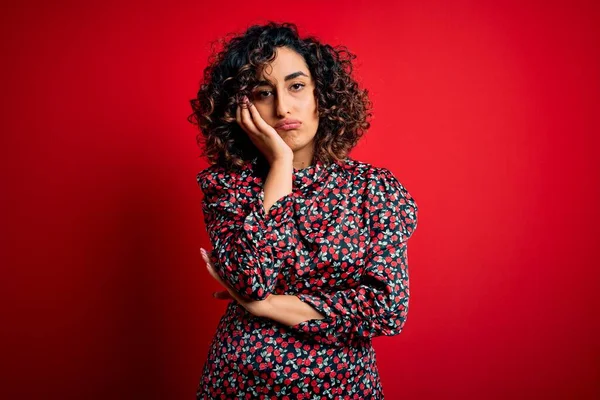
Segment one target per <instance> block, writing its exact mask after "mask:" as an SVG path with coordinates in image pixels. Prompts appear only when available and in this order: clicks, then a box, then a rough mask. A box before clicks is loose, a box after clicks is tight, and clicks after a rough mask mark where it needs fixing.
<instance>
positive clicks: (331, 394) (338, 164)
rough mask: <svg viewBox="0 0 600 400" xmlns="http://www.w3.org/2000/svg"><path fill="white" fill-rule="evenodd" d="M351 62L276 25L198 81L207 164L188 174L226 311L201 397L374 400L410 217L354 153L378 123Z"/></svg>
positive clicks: (400, 296)
mask: <svg viewBox="0 0 600 400" xmlns="http://www.w3.org/2000/svg"><path fill="white" fill-rule="evenodd" d="M344 55H346V56H348V57H344ZM353 58H355V56H354V55H352V54H351V53H349V52H347V51H345V50H337V49H334V48H332V47H331V46H329V45H325V44H321V43H319V42H318V41H317V40H316V39H315V38H312V37H309V38H303V39H301V38H300V37H299V36H298V34H297V29H296V26H295V25H293V24H289V23H284V24H277V23H272V22H271V23H268V24H266V25H264V26H252V27H250V28H249V29H248V30H247V31H246V32H245V33H244V34H243V35H241V36H238V37H234V38H233V39H231V40H230V41H229V42H228V43H226V44H225V48H224V49H223V50H222V51H221V52H220V53H219V54H218V55H217V57H216V58H215V60H214V61H213V63H212V64H211V65H210V66H209V67H208V68H207V69H206V71H205V83H204V84H203V85H202V86H201V88H200V91H199V92H198V96H197V98H196V99H194V100H192V107H193V110H194V113H193V114H192V115H190V121H192V122H194V123H197V124H198V126H199V128H200V132H201V133H200V134H199V135H198V141H199V142H200V139H204V142H205V146H204V149H205V150H204V155H206V156H207V158H208V159H209V161H210V162H211V166H210V167H208V168H207V169H205V170H203V171H201V172H199V173H198V175H197V181H198V184H199V186H200V188H201V189H202V191H203V193H204V200H203V212H204V218H205V222H206V228H207V231H208V234H209V237H210V240H211V243H212V246H213V250H212V252H211V253H210V254H209V253H206V251H204V250H203V257H204V259H205V261H206V265H207V267H208V270H209V273H210V274H211V275H212V277H214V278H215V279H216V280H218V281H219V282H220V283H221V284H222V285H223V286H224V288H225V289H226V290H224V291H223V292H220V293H218V295H217V297H218V298H221V299H227V300H233V301H230V302H229V305H228V307H227V310H226V312H225V315H224V316H223V317H222V318H221V320H220V322H219V325H218V327H217V331H216V334H215V336H214V339H213V341H212V344H211V346H210V349H209V353H208V359H207V361H206V363H205V365H204V368H203V375H202V378H201V380H200V384H199V386H198V390H197V398H198V399H217V398H243V399H262V398H265V399H271V398H278V399H332V398H348V399H349V398H360V399H382V398H383V392H382V387H381V383H380V380H379V373H378V370H377V364H376V358H375V352H374V350H373V347H372V342H371V340H372V338H374V337H376V336H382V335H387V336H392V335H397V334H398V333H400V331H401V330H402V328H403V326H404V323H405V321H406V315H407V311H408V299H409V286H408V285H409V279H408V266H407V254H406V251H407V250H406V242H407V240H408V239H409V237H410V236H411V235H412V233H413V232H414V230H415V228H416V225H417V205H416V203H415V201H414V200H413V198H412V197H411V196H410V194H409V193H408V192H407V190H406V189H405V188H404V187H403V186H402V185H401V184H400V182H399V181H398V180H397V179H396V178H395V176H394V175H393V174H392V173H391V172H390V171H389V170H387V169H385V168H382V167H375V166H373V165H370V164H367V163H364V162H360V161H357V160H354V159H352V158H350V157H348V153H349V151H350V150H351V149H352V148H353V147H354V146H355V145H356V143H357V142H358V140H359V138H360V137H361V136H362V134H363V133H364V132H365V131H366V130H367V129H368V128H369V126H370V124H369V122H368V121H367V119H368V118H369V117H370V116H371V114H370V112H369V110H370V105H371V103H370V101H369V100H368V97H367V91H366V90H360V89H359V88H358V85H357V84H356V82H355V81H354V80H353V79H352V77H351V72H352V63H351V60H352V59H353Z"/></svg>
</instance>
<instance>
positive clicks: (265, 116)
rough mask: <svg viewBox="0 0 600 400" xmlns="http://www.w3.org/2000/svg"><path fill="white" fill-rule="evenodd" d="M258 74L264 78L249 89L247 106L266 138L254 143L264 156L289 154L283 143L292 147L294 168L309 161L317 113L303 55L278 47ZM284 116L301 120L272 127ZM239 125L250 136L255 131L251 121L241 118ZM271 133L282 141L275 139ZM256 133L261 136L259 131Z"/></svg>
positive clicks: (312, 83)
mask: <svg viewBox="0 0 600 400" xmlns="http://www.w3.org/2000/svg"><path fill="white" fill-rule="evenodd" d="M296 73H300V74H299V75H297V74H296ZM291 74H294V75H297V76H295V77H293V78H291V79H288V80H287V81H286V80H285V78H286V77H288V76H289V75H291ZM258 78H259V80H262V81H265V82H264V84H262V85H261V86H258V87H257V88H256V89H255V90H254V91H253V93H252V97H251V99H250V101H251V106H253V107H254V108H255V109H256V111H257V112H258V115H257V114H256V113H251V118H252V122H254V124H255V126H256V127H257V128H258V130H260V131H261V133H262V134H263V135H267V136H269V139H270V140H268V139H266V138H264V137H263V140H262V141H261V140H260V139H258V141H259V144H260V145H257V146H258V148H259V149H260V150H261V152H262V153H263V154H264V155H265V156H266V158H267V159H268V160H273V159H276V158H284V159H285V158H286V157H287V156H289V155H290V153H289V151H287V150H286V149H285V148H284V147H283V146H282V144H283V143H285V144H286V145H287V147H289V149H291V151H292V158H293V162H292V164H293V166H294V168H295V169H297V170H298V169H302V168H305V167H307V166H309V165H311V164H312V159H313V155H314V138H315V135H316V133H317V129H318V127H319V113H318V108H317V102H316V100H315V96H314V90H315V84H314V80H313V78H312V75H311V73H310V70H309V68H308V66H307V65H306V62H305V61H304V58H303V57H302V56H301V55H300V54H298V53H296V52H295V51H294V50H291V49H288V48H287V47H280V48H278V49H277V51H276V58H275V59H274V60H273V61H272V63H271V64H269V65H268V66H267V68H265V70H264V71H262V73H261V74H260V75H259V76H258ZM244 111H245V109H244V108H242V110H241V117H242V119H243V118H244V115H245V114H244ZM250 111H252V110H250ZM285 118H292V119H296V120H299V121H300V122H302V124H301V125H300V127H299V128H297V129H292V130H284V129H280V128H275V126H276V125H277V123H279V122H280V121H282V120H284V119H285ZM263 121H264V124H263V123H262V122H263ZM242 128H243V129H244V130H246V131H247V132H248V134H249V135H250V138H251V139H253V134H256V131H255V130H254V129H253V126H252V123H249V124H247V123H246V121H243V124H242ZM274 134H275V135H277V137H279V138H281V139H282V141H281V142H280V141H279V140H277V137H275V136H274ZM272 135H273V136H272ZM258 136H259V137H261V135H260V134H258ZM271 136H272V137H271ZM282 142H283V143H282Z"/></svg>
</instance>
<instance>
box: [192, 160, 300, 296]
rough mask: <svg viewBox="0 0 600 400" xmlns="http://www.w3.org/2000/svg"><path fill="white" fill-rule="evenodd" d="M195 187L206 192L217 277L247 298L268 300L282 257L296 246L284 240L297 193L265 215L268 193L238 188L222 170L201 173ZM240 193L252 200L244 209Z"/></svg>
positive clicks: (231, 177) (283, 199)
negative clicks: (265, 195)
mask: <svg viewBox="0 0 600 400" xmlns="http://www.w3.org/2000/svg"><path fill="white" fill-rule="evenodd" d="M197 182H198V185H199V186H200V188H201V189H202V191H203V193H204V200H203V203H202V210H203V213H204V220H205V225H206V229H207V232H208V234H209V238H210V241H211V244H212V246H213V251H212V253H211V259H212V260H213V262H214V264H215V267H216V270H217V273H218V274H219V276H220V277H221V279H223V280H224V281H225V282H227V283H229V284H230V285H231V286H232V287H233V288H234V289H235V290H236V291H237V292H238V293H239V294H240V296H241V297H243V298H244V299H246V300H264V299H265V298H266V297H267V296H268V295H269V294H271V293H272V291H273V288H274V285H275V281H276V278H277V275H278V273H279V269H280V267H281V265H282V260H281V259H282V254H283V253H284V252H285V251H286V250H287V249H289V248H290V246H293V245H294V242H293V240H286V239H287V238H288V234H290V232H291V229H292V228H293V214H294V198H293V193H289V194H287V195H285V196H283V197H282V198H280V199H279V200H277V202H275V203H274V204H273V205H272V206H271V208H270V209H269V212H268V213H267V214H266V215H265V211H264V210H265V208H264V203H263V202H264V190H263V189H262V188H260V187H258V186H256V187H253V188H252V189H250V188H249V187H238V184H237V180H236V179H235V177H234V175H232V174H230V173H228V172H227V171H224V170H223V169H220V168H216V167H214V166H213V167H209V168H207V169H205V170H203V171H200V172H199V173H198V175H197ZM240 186H241V185H240ZM249 190H253V191H258V193H256V194H254V195H253V194H251V192H248V191H249ZM241 191H244V192H243V195H245V196H247V197H248V198H249V199H250V200H249V202H248V203H247V204H246V205H245V206H244V207H242V202H241V201H240V199H239V196H240V192H241Z"/></svg>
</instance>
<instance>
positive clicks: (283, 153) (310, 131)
mask: <svg viewBox="0 0 600 400" xmlns="http://www.w3.org/2000/svg"><path fill="white" fill-rule="evenodd" d="M298 72H299V74H298ZM292 74H293V75H294V77H293V78H290V75H292ZM286 77H288V80H287V81H286V80H285V78H286ZM259 79H260V80H263V81H265V82H264V84H262V85H261V86H259V87H257V88H256V89H255V90H254V91H253V93H252V96H251V99H247V98H244V102H243V104H242V105H241V106H238V107H237V109H236V120H237V122H238V123H239V124H240V126H241V127H242V129H243V130H244V131H245V132H246V133H247V134H248V136H249V137H250V140H251V141H252V142H253V143H254V145H255V146H256V147H257V148H258V149H259V150H260V151H261V153H262V154H264V156H265V158H266V159H267V161H268V162H269V164H270V165H271V166H273V164H277V163H284V164H285V163H287V162H290V161H291V163H292V164H293V168H294V170H299V169H302V168H306V167H308V166H310V165H311V164H312V160H313V155H314V137H315V135H316V133H317V129H318V126H319V114H318V108H317V103H316V100H315V96H314V90H315V85H314V80H313V78H312V76H311V74H310V70H309V68H308V66H307V65H306V62H305V61H304V58H303V57H302V56H301V55H299V54H298V53H296V52H295V51H293V50H291V49H288V48H286V47H280V48H278V49H277V52H276V58H275V59H274V60H273V62H272V63H271V64H270V65H269V66H268V67H267V68H265V70H264V71H262V73H261V74H260V75H259ZM285 118H292V119H295V120H299V121H301V122H302V124H301V125H300V126H299V127H298V128H297V129H292V130H284V129H279V128H275V126H276V124H277V123H279V122H280V121H282V120H284V119H285ZM200 251H201V253H202V258H203V259H204V262H205V263H206V267H207V269H208V272H209V273H210V275H211V276H212V277H213V278H214V279H215V280H216V281H217V282H218V283H220V284H221V285H222V286H223V287H225V289H226V290H224V291H219V292H215V293H214V297H215V298H217V299H221V300H231V299H234V300H236V301H237V302H238V303H239V304H240V305H241V306H243V307H244V308H245V309H246V310H248V312H250V313H252V314H254V315H256V316H268V315H271V314H272V311H273V303H272V301H273V299H274V298H275V297H276V296H274V295H271V296H268V297H267V298H266V299H265V300H262V301H246V300H244V299H242V298H241V297H240V296H239V295H238V294H237V292H236V291H235V290H234V289H233V288H232V287H231V286H229V284H227V283H226V282H224V281H223V280H222V279H221V278H220V277H219V275H218V274H217V272H216V271H215V269H214V265H213V264H212V262H211V261H210V259H209V258H208V256H207V254H206V250H204V249H202V248H201V249H200ZM279 297H281V296H279ZM302 305H303V304H302Z"/></svg>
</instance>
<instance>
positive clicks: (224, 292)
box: [213, 290, 233, 300]
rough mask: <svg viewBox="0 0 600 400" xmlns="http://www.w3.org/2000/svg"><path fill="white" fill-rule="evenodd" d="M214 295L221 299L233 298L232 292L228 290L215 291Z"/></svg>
mask: <svg viewBox="0 0 600 400" xmlns="http://www.w3.org/2000/svg"><path fill="white" fill-rule="evenodd" d="M213 297H214V298H215V299H219V300H230V299H233V297H232V296H231V294H230V293H229V292H228V291H227V290H222V291H220V292H215V293H213Z"/></svg>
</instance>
